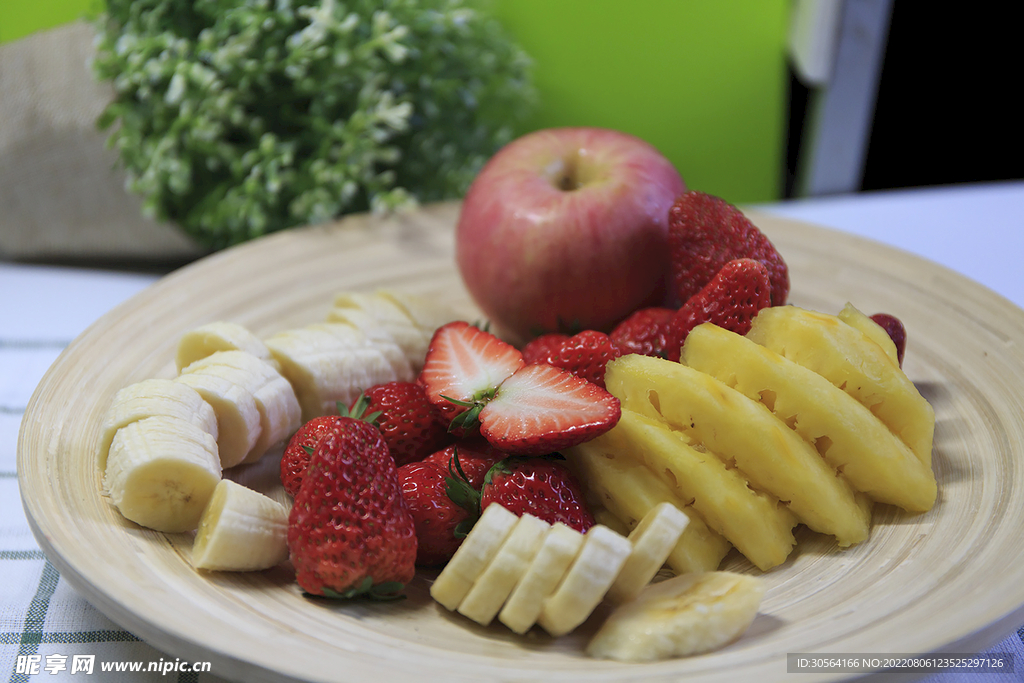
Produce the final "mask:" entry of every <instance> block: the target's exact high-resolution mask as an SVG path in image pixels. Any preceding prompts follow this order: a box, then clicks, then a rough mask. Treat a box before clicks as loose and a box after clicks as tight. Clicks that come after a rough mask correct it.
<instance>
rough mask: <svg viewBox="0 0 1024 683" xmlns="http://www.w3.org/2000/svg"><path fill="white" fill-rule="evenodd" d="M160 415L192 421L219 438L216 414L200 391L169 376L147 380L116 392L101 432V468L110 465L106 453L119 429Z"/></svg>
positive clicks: (215, 437) (103, 468)
mask: <svg viewBox="0 0 1024 683" xmlns="http://www.w3.org/2000/svg"><path fill="white" fill-rule="evenodd" d="M157 416H163V417H173V418H177V419H179V420H184V421H185V422H191V423H192V424H194V425H195V426H197V427H199V428H200V429H201V430H203V431H204V432H207V433H208V434H210V435H211V436H212V437H213V438H214V440H216V439H217V416H216V415H215V414H214V412H213V407H212V406H210V404H209V403H207V402H206V401H204V400H203V397H202V396H200V395H199V392H197V391H196V390H195V389H193V388H192V387H189V386H187V385H184V384H181V383H179V382H175V381H174V380H170V379H144V380H142V381H141V382H136V383H135V384H131V385H129V386H127V387H124V388H123V389H121V390H119V391H118V392H117V393H116V394H114V401H113V403H112V404H111V405H110V409H109V410H108V411H107V417H106V420H105V421H104V423H103V433H102V434H101V435H100V448H99V453H98V455H99V466H100V469H101V470H105V469H106V467H107V453H108V452H109V451H110V443H111V442H112V441H113V440H114V434H115V433H116V432H117V430H119V429H120V428H121V427H124V426H126V425H128V424H131V423H132V422H137V421H139V420H142V419H145V418H147V417H157Z"/></svg>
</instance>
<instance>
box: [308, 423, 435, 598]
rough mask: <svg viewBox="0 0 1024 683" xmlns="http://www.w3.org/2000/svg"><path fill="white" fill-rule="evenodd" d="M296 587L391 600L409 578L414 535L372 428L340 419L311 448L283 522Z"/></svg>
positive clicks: (384, 452)
mask: <svg viewBox="0 0 1024 683" xmlns="http://www.w3.org/2000/svg"><path fill="white" fill-rule="evenodd" d="M288 549H289V554H290V558H291V562H292V564H293V565H294V566H295V578H296V580H297V581H298V584H299V586H300V587H301V588H302V589H303V590H304V591H306V592H307V593H310V594H312V595H323V596H327V597H334V598H350V597H356V596H359V595H367V596H370V597H378V598H388V597H395V596H396V595H397V594H398V591H400V590H401V588H402V586H403V585H404V584H406V583H408V582H409V581H410V580H412V577H413V575H414V573H415V560H416V531H415V527H414V524H413V519H412V516H411V515H410V514H409V509H408V507H407V506H406V503H405V499H404V498H403V497H402V492H401V488H400V487H399V483H398V474H397V471H396V468H395V461H394V459H393V458H392V457H391V454H390V453H389V452H388V447H387V444H386V443H385V442H384V437H383V436H382V435H381V433H380V430H379V429H377V428H376V427H374V426H373V425H372V424H370V423H368V422H364V421H362V420H358V419H353V418H340V419H339V420H338V421H337V422H336V423H335V425H334V426H333V427H332V428H331V429H330V430H329V431H328V432H327V433H326V434H325V435H324V436H323V437H322V438H321V439H320V440H319V441H318V442H317V444H316V446H315V448H314V449H313V454H312V456H311V457H310V461H309V467H308V468H307V469H306V472H305V476H304V477H303V478H302V485H301V486H300V487H299V490H298V493H297V494H296V495H295V503H294V505H293V506H292V509H291V512H290V514H289V518H288Z"/></svg>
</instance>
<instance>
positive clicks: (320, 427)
mask: <svg viewBox="0 0 1024 683" xmlns="http://www.w3.org/2000/svg"><path fill="white" fill-rule="evenodd" d="M340 419H341V418H340V417H339V416H338V415H324V416H322V417H314V418H313V419H312V420H310V421H309V422H307V423H305V424H304V425H302V426H301V427H299V431H297V432H295V434H294V435H293V436H292V438H291V440H290V441H289V442H288V445H287V446H286V447H285V449H284V453H282V454H281V483H282V484H284V490H285V491H287V492H288V495H290V496H291V497H293V498H294V497H295V494H296V493H298V492H299V487H300V486H301V485H302V478H303V477H304V476H305V475H306V468H307V467H309V458H310V456H311V455H312V453H313V449H314V448H316V445H317V443H319V442H320V439H322V438H323V437H324V435H325V434H327V433H328V432H330V431H331V430H332V429H333V428H334V427H335V425H337V424H338V421H339V420H340Z"/></svg>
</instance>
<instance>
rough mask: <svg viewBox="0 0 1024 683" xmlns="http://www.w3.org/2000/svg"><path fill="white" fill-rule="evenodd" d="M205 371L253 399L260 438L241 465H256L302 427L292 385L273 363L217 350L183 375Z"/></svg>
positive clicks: (186, 370) (195, 363)
mask: <svg viewBox="0 0 1024 683" xmlns="http://www.w3.org/2000/svg"><path fill="white" fill-rule="evenodd" d="M203 372H205V373H208V374H213V375H216V376H218V377H221V378H223V379H226V380H228V381H230V382H232V383H233V384H236V385H238V386H240V387H242V388H244V389H245V390H246V391H247V392H248V393H250V394H251V395H252V397H253V401H254V402H255V404H256V410H257V412H258V413H259V424H260V430H259V436H258V437H257V439H256V441H255V443H254V444H253V446H252V448H251V449H250V450H249V452H248V453H247V454H246V455H245V458H244V459H243V460H242V462H244V463H251V462H256V461H257V460H259V459H260V458H261V457H263V455H264V454H265V453H266V452H267V451H268V450H270V449H272V448H274V447H275V446H279V445H281V444H282V443H284V442H285V441H286V440H287V439H288V438H289V437H291V435H292V434H294V433H295V431H296V430H297V429H298V428H299V427H300V426H301V424H302V422H301V417H302V409H301V408H300V407H299V400H298V399H297V398H296V397H295V391H294V390H293V389H292V385H291V384H290V383H289V382H288V380H286V379H285V378H284V377H283V376H282V375H281V373H279V372H278V371H277V370H275V369H274V368H273V367H271V366H270V364H268V363H266V362H265V361H263V360H261V359H260V358H257V357H256V356H254V355H252V354H251V353H247V352H245V351H216V352H214V353H212V354H210V355H209V356H206V357H205V358H202V359H200V360H198V361H196V362H194V363H192V364H191V365H189V366H188V367H186V368H185V369H184V370H182V376H185V375H190V374H193V373H203Z"/></svg>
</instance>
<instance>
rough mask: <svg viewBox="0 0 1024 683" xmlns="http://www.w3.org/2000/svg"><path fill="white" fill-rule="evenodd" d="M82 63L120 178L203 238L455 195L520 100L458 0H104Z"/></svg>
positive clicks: (517, 56) (511, 52)
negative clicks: (91, 74) (104, 83)
mask: <svg viewBox="0 0 1024 683" xmlns="http://www.w3.org/2000/svg"><path fill="white" fill-rule="evenodd" d="M94 69H95V72H96V74H97V76H98V77H99V78H101V79H104V80H109V81H110V82H111V83H112V84H113V86H114V90H115V93H116V95H115V99H114V100H113V102H112V103H111V104H110V105H109V106H108V108H107V109H106V111H105V112H104V114H103V115H102V117H101V118H100V121H99V125H100V126H101V128H104V129H110V130H111V135H110V144H111V145H112V146H113V147H114V148H115V149H116V150H117V151H118V153H119V155H120V158H121V161H122V162H123V164H124V166H125V168H126V169H127V172H128V179H129V180H128V183H129V187H130V189H131V190H132V191H134V192H136V193H138V194H140V195H142V196H143V197H144V209H145V211H146V212H147V214H149V215H152V216H155V217H158V218H161V219H169V220H172V221H174V222H176V223H178V224H179V225H180V226H181V227H182V228H184V229H185V230H186V231H187V232H188V233H190V234H192V235H193V236H194V237H195V238H196V239H197V240H198V241H199V242H200V243H201V244H203V245H205V246H207V247H211V248H220V247H225V246H228V245H230V244H234V243H237V242H241V241H243V240H246V239H250V238H253V237H256V236H259V235H262V234H265V233H268V232H272V231H275V230H280V229H283V228H287V227H291V226H294V225H300V224H306V223H315V222H320V221H325V220H328V219H331V218H334V217H336V216H338V215H340V214H343V213H348V212H352V211H361V210H375V211H382V210H388V209H392V208H396V207H399V206H402V205H405V204H407V203H410V202H414V201H421V202H423V201H433V200H438V199H443V198H448V197H457V196H460V195H461V194H462V193H463V192H464V191H465V189H466V188H467V187H468V185H469V183H470V181H471V180H472V179H473V177H474V176H475V174H476V172H477V171H478V170H479V168H480V167H481V166H482V164H483V162H484V161H486V159H487V158H488V157H489V156H490V155H491V154H493V153H494V152H495V151H496V150H497V149H498V147H500V146H501V145H503V144H504V143H506V142H508V141H509V140H510V139H511V138H512V137H513V135H514V131H515V127H516V126H517V125H518V124H519V123H520V122H521V121H523V119H524V118H525V117H526V116H527V115H528V114H529V113H530V111H531V109H532V106H533V103H534V100H535V94H534V90H533V88H532V85H531V82H530V75H529V60H528V58H527V56H526V55H525V54H524V53H523V52H522V51H521V50H520V49H519V48H518V47H517V46H516V45H515V44H514V43H513V42H512V41H511V40H510V39H509V38H508V37H507V36H506V35H505V33H504V32H503V30H502V28H501V27H500V26H499V25H498V24H497V23H496V22H495V21H493V20H492V19H489V18H488V17H487V16H486V15H485V14H483V13H481V12H480V11H478V10H476V9H474V8H472V7H469V6H467V3H466V2H463V1H462V0H320V2H311V1H309V0H248V1H246V0H194V2H193V1H187V0H108V1H107V9H106V13H105V14H104V15H103V17H102V19H101V23H100V36H99V42H98V53H97V56H96V60H95V63H94Z"/></svg>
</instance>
